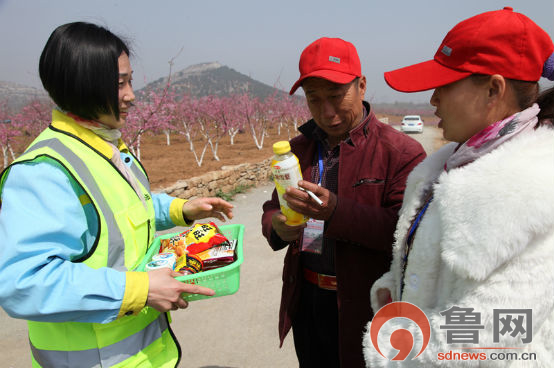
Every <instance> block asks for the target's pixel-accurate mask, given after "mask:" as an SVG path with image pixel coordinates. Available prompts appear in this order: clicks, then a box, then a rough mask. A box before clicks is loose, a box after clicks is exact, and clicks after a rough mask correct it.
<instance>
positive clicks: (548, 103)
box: [537, 87, 554, 123]
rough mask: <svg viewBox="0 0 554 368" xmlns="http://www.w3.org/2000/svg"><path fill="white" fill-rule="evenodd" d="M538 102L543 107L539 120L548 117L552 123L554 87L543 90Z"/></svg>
mask: <svg viewBox="0 0 554 368" xmlns="http://www.w3.org/2000/svg"><path fill="white" fill-rule="evenodd" d="M537 103H538V104H539V107H540V108H541V111H540V112H539V114H538V116H537V117H538V118H539V121H546V120H547V119H548V120H550V122H551V123H552V122H554V87H552V88H549V89H547V90H546V91H544V92H542V93H541V94H540V95H539V98H538V99H537Z"/></svg>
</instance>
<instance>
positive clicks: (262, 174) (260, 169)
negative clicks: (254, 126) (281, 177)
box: [157, 158, 271, 199]
mask: <svg viewBox="0 0 554 368" xmlns="http://www.w3.org/2000/svg"><path fill="white" fill-rule="evenodd" d="M270 164H271V158H268V159H266V160H264V161H262V162H258V163H254V164H240V165H234V166H223V167H221V170H218V171H212V172H209V173H207V174H204V175H201V176H197V177H194V178H190V179H186V180H179V181H178V182H176V183H175V184H173V185H172V186H170V187H168V188H165V189H162V190H158V191H157V192H161V193H167V194H169V195H170V196H173V197H179V198H184V199H191V198H194V197H213V196H215V195H216V193H217V192H218V191H221V192H223V193H231V192H233V190H234V189H236V188H238V187H242V188H245V187H256V186H258V184H262V183H267V182H268V181H269V180H270V174H271V168H270Z"/></svg>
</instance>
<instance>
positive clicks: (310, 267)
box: [262, 38, 425, 368]
mask: <svg viewBox="0 0 554 368" xmlns="http://www.w3.org/2000/svg"><path fill="white" fill-rule="evenodd" d="M298 87H302V88H303V90H304V93H305V94H306V100H307V103H308V107H309V109H310V112H311V114H312V119H311V120H310V121H308V122H307V123H305V124H304V125H302V126H301V127H300V128H299V130H300V133H301V134H300V135H299V136H298V137H296V138H294V139H292V140H291V142H290V144H291V147H292V151H293V152H294V153H295V154H296V155H297V157H298V159H299V161H300V166H301V168H302V175H303V177H304V180H302V181H300V182H299V183H298V185H299V187H300V188H303V189H307V190H310V191H312V192H313V193H315V195H316V196H318V197H319V199H320V200H321V201H322V202H323V204H321V205H320V204H318V203H317V202H316V201H314V200H313V199H311V198H310V196H309V195H308V194H307V193H306V192H305V191H303V190H299V189H298V188H294V187H289V188H288V189H287V191H286V193H285V194H284V195H283V198H284V199H285V200H286V201H287V202H288V204H289V206H290V208H292V209H293V210H295V211H297V212H300V213H302V214H304V215H306V216H308V217H310V221H309V223H308V226H306V225H301V226H289V225H287V224H285V221H286V218H285V216H284V215H283V214H282V213H281V212H280V208H279V200H278V197H277V193H276V192H275V191H274V192H273V196H272V199H271V200H270V201H267V202H266V203H265V204H264V206H263V210H264V213H263V216H262V228H263V234H264V236H265V237H266V238H267V240H268V242H269V245H270V246H271V247H272V248H273V249H274V250H280V249H283V248H285V247H286V248H287V255H286V257H285V264H284V269H283V292H282V298H281V309H280V316H279V335H280V339H281V344H282V343H283V340H284V338H285V336H286V335H287V333H288V331H289V329H290V328H291V326H292V329H293V336H294V344H295V348H296V353H297V356H298V360H299V362H300V367H348V368H351V367H354V368H355V367H363V366H364V361H363V355H362V334H363V329H364V324H365V322H366V320H367V319H369V318H371V317H372V313H371V308H370V298H369V288H370V286H371V284H372V283H373V282H374V281H375V280H376V279H377V278H378V277H380V276H381V275H382V274H383V273H384V272H386V271H387V270H388V269H389V266H390V261H391V249H392V240H393V232H394V228H395V225H396V221H397V216H398V215H397V214H398V211H399V209H400V205H401V203H402V198H403V192H404V187H405V182H406V178H407V176H408V173H409V172H410V171H411V170H412V169H413V168H414V166H416V165H417V164H418V163H419V162H420V161H421V160H423V159H424V157H425V152H424V151H423V148H422V147H421V145H420V144H419V143H417V142H416V141H415V140H413V139H412V138H409V137H408V136H406V135H404V134H403V133H400V132H398V131H397V130H395V129H393V128H391V127H390V126H388V125H386V124H383V123H381V122H380V121H379V120H377V118H376V117H375V114H374V112H373V110H372V109H371V106H370V105H369V103H367V102H365V101H364V93H365V90H366V78H365V76H363V75H362V73H361V66H360V59H359V57H358V53H357V51H356V49H355V47H354V45H352V44H351V43H350V42H346V41H344V40H341V39H339V38H320V39H318V40H316V41H315V42H313V43H312V44H310V45H309V46H308V47H306V49H305V50H304V51H303V53H302V55H301V57H300V78H299V79H298V81H297V82H296V83H295V84H294V86H293V87H292V89H291V91H290V94H293V93H294V92H295V91H296V89H297V88H298Z"/></svg>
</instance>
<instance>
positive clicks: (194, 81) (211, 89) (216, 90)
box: [137, 62, 287, 100]
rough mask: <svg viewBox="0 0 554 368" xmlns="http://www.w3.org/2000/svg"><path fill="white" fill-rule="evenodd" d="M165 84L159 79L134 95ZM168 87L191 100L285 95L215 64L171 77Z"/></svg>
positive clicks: (164, 79)
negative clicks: (210, 96)
mask: <svg viewBox="0 0 554 368" xmlns="http://www.w3.org/2000/svg"><path fill="white" fill-rule="evenodd" d="M166 84H167V77H163V78H159V79H157V80H155V81H154V82H151V83H149V84H147V85H146V86H145V87H143V88H142V89H140V90H138V91H137V92H139V93H141V92H142V93H148V92H150V91H151V90H161V89H163V88H164V87H165V86H166ZM171 86H172V89H173V90H174V91H175V93H176V94H177V95H182V94H189V95H190V96H193V97H204V96H209V95H215V96H228V95H232V94H243V93H246V94H248V95H250V96H252V97H258V98H259V99H262V100H263V99H265V98H266V97H268V96H271V95H273V94H283V95H285V94H286V93H287V92H285V91H282V90H280V89H277V88H274V87H272V86H269V85H267V84H264V83H262V82H259V81H257V80H255V79H252V78H250V77H249V76H247V75H244V74H242V73H240V72H238V71H236V70H234V69H232V68H229V67H228V66H225V65H222V64H220V63H218V62H210V63H202V64H195V65H191V66H189V67H188V68H186V69H183V70H181V71H178V72H176V73H172V75H171Z"/></svg>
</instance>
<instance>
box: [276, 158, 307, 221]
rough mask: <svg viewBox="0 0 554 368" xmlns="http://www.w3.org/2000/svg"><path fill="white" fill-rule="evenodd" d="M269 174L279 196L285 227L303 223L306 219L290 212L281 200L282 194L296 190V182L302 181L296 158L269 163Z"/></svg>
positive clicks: (285, 203)
mask: <svg viewBox="0 0 554 368" xmlns="http://www.w3.org/2000/svg"><path fill="white" fill-rule="evenodd" d="M271 172H272V174H273V180H274V181H275V189H277V194H278V196H279V204H280V206H281V212H282V213H283V215H285V217H286V218H287V222H286V224H287V225H293V226H294V225H300V224H303V223H305V222H306V221H307V220H308V218H307V217H306V216H304V215H302V214H300V213H298V212H296V211H293V210H291V209H290V208H289V207H288V205H287V202H286V201H285V200H284V199H283V193H285V191H286V190H287V188H288V187H295V188H298V182H299V181H300V180H302V172H301V170H300V164H299V162H298V158H296V156H291V157H288V158H287V159H285V160H283V161H276V160H273V161H271Z"/></svg>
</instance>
